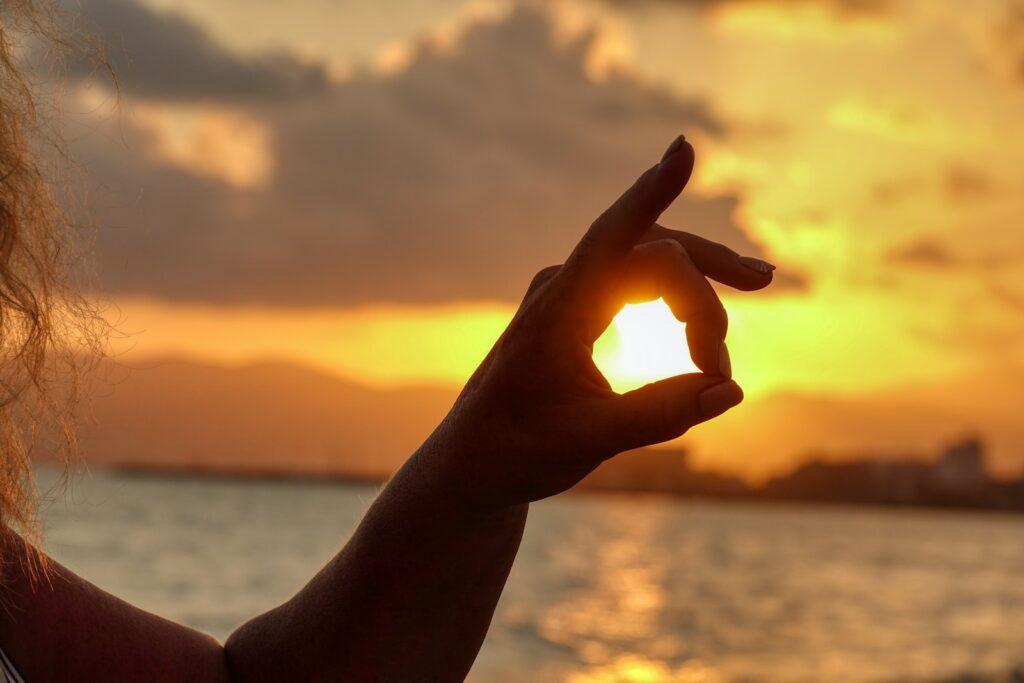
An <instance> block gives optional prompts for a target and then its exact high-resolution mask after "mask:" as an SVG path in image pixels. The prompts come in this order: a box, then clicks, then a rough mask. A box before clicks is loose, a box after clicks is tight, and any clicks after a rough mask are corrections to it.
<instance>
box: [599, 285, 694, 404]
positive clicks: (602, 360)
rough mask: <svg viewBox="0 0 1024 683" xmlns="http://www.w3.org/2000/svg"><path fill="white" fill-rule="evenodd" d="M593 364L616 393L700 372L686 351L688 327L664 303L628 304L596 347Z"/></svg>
mask: <svg viewBox="0 0 1024 683" xmlns="http://www.w3.org/2000/svg"><path fill="white" fill-rule="evenodd" d="M594 362H595V363H597V366H598V367H599V368H600V369H601V372H603V373H604V375H605V377H607V378H608V381H609V382H610V383H611V385H612V388H614V389H615V390H616V391H620V392H622V391H629V390H630V389H635V388H637V387H639V386H643V385H644V384H647V383H648V382H652V381H654V380H658V379H663V378H665V377H671V376H672V375H679V374H682V373H686V372H698V370H697V366H696V365H694V364H693V361H692V360H691V359H690V353H689V350H688V349H687V347H686V326H685V325H684V324H683V323H681V322H679V321H678V320H676V318H675V316H674V315H672V311H671V310H670V309H669V307H668V304H666V303H665V301H664V300H663V299H657V300H655V301H648V302H645V303H642V304H629V305H627V306H626V307H625V308H623V309H622V310H621V311H619V314H618V315H617V316H615V320H614V321H613V322H612V324H611V325H610V326H609V328H608V330H607V331H606V332H605V333H604V335H602V336H601V338H600V339H598V340H597V343H596V344H595V345H594Z"/></svg>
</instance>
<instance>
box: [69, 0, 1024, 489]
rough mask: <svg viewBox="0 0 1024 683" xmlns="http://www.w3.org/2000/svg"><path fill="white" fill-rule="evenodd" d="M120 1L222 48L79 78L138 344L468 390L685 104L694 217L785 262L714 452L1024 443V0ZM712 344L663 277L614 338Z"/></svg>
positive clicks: (119, 291)
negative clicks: (534, 278) (550, 270)
mask: <svg viewBox="0 0 1024 683" xmlns="http://www.w3.org/2000/svg"><path fill="white" fill-rule="evenodd" d="M98 6H99V7H100V8H101V9H100V10H97V12H96V15H95V16H94V17H92V20H93V21H95V23H96V24H98V25H100V26H101V28H103V27H108V28H104V30H102V31H100V33H104V34H106V33H107V32H109V31H113V33H112V35H117V36H122V37H124V38H125V39H124V41H123V44H124V47H125V51H127V52H131V46H132V40H133V38H131V37H132V36H136V35H144V34H145V32H146V31H150V32H151V33H154V34H157V33H159V30H160V27H161V26H167V25H168V21H167V18H168V17H169V16H173V18H174V21H175V22H178V24H175V26H178V29H177V30H176V35H178V36H182V35H184V36H185V37H184V38H180V40H183V41H186V42H185V43H183V44H184V45H185V46H186V47H187V48H188V49H187V50H186V51H187V52H188V54H190V55H193V57H190V58H189V59H193V58H194V60H195V63H194V65H193V64H192V63H191V62H190V63H185V64H179V65H178V66H179V68H180V69H181V73H184V74H187V75H186V76H181V75H180V74H179V73H176V72H175V70H174V68H173V66H174V65H173V64H172V65H171V66H170V67H169V66H168V64H166V63H163V62H160V60H159V55H153V54H150V55H148V56H146V57H144V58H138V57H135V58H134V59H128V60H122V59H121V58H122V57H123V56H124V55H122V54H120V53H116V51H115V53H114V55H113V56H114V57H115V58H116V59H115V60H114V61H115V67H116V66H118V64H119V63H120V62H123V66H124V69H125V74H124V77H123V84H124V86H123V88H124V92H123V94H124V104H123V106H122V109H121V110H120V111H114V112H112V111H111V108H110V107H109V106H106V105H107V104H109V97H108V95H107V94H106V91H105V90H103V88H101V87H98V86H96V85H94V84H93V85H89V84H83V85H82V86H81V88H80V90H79V91H78V97H79V100H78V101H79V102H80V103H81V106H80V107H79V110H80V111H79V113H77V114H76V123H75V125H76V126H77V128H76V129H75V130H78V131H85V132H82V133H81V134H80V135H79V134H76V135H75V136H74V137H75V144H76V145H77V146H78V147H79V148H80V149H81V155H82V156H83V157H84V158H85V162H84V163H83V166H84V168H85V169H87V171H88V172H89V173H90V174H91V178H90V180H92V179H93V178H98V180H97V181H96V182H97V189H95V190H93V191H92V192H91V197H92V198H93V199H92V202H91V206H90V210H91V213H92V215H93V216H94V218H95V220H96V222H97V223H98V224H100V225H101V231H100V236H99V240H98V249H99V250H100V254H99V255H100V268H99V282H100V286H101V288H102V289H103V291H104V296H105V297H106V298H107V299H109V300H110V302H111V314H112V316H113V317H114V318H116V319H118V320H119V328H120V329H121V330H122V331H123V333H124V336H123V337H122V338H119V339H118V340H116V346H117V348H118V349H119V352H120V354H121V357H122V358H123V359H127V360H131V359H140V358H144V357H147V356H162V355H186V356H189V357H192V358H197V359H206V360H213V361H216V362H224V363H229V364H239V363H245V362H249V361H253V360H257V359H265V358H277V359H285V360H288V361H294V362H296V363H301V364H309V365H313V366H315V367H318V368H320V369H324V370H327V371H330V372H333V373H337V374H338V375H339V376H341V377H344V378H347V379H351V380H355V381H358V382H360V383H366V384H369V385H372V386H386V387H402V386H408V385H422V384H440V385H451V386H455V385H458V384H459V383H461V382H462V381H463V380H464V379H465V378H466V377H467V376H468V374H469V373H470V372H471V371H472V370H473V368H474V367H475V364H476V363H477V362H478V361H479V359H480V358H481V357H482V356H483V354H484V353H485V352H486V350H487V349H488V347H489V345H490V344H491V343H492V342H493V340H494V339H495V338H496V337H497V335H498V334H499V333H500V331H501V329H502V327H503V325H504V324H505V323H506V322H507V320H508V319H509V318H510V317H511V314H512V312H513V310H514V306H515V298H516V296H517V295H518V294H519V293H521V292H522V290H523V289H525V286H526V284H527V283H528V280H529V274H530V272H531V271H532V270H537V269H540V268H541V267H544V266H546V265H549V264H550V263H551V262H554V261H556V260H557V259H559V258H561V255H564V254H565V253H566V252H567V250H568V248H569V247H570V246H571V244H572V240H573V238H574V236H575V235H578V234H580V233H581V232H582V231H583V229H584V228H585V226H586V224H587V221H588V220H589V218H588V217H593V215H595V213H596V211H598V210H599V209H600V207H601V206H602V205H604V204H607V203H608V202H610V201H611V200H612V199H613V198H614V196H615V192H616V189H617V188H622V187H624V186H625V184H626V183H627V182H628V180H629V178H630V177H632V176H635V175H636V174H637V173H638V172H640V171H641V170H643V168H645V167H646V165H645V164H649V163H650V161H651V160H654V159H656V157H657V155H658V153H659V150H660V148H661V147H663V146H664V144H666V143H667V142H668V141H669V140H670V139H671V135H672V132H673V131H676V130H679V131H682V132H685V133H686V134H687V137H688V138H690V139H692V140H693V141H694V144H695V147H696V149H697V156H698V165H697V171H696V173H695V176H694V180H693V182H692V183H691V188H690V189H689V190H688V191H687V192H688V194H687V197H686V199H684V200H683V201H682V205H681V206H680V207H679V208H678V209H673V210H672V211H670V212H669V214H668V215H667V216H666V221H667V223H668V224H670V225H674V226H676V227H681V228H684V229H688V230H691V231H694V232H703V233H704V234H707V235H708V236H709V237H712V238H715V239H722V240H723V241H726V242H727V243H729V244H731V245H732V246H734V247H736V248H737V249H740V250H743V251H746V252H750V253H754V254H755V255H758V256H762V257H765V258H768V259H769V260H771V261H772V262H774V263H775V264H777V265H778V266H779V273H780V275H781V277H780V282H779V286H778V287H776V288H775V289H776V290H777V291H774V292H769V293H766V294H764V295H761V294H743V293H730V292H723V295H724V297H725V301H726V305H727V308H728V310H729V313H730V333H729V346H730V350H731V352H732V357H733V365H734V369H735V374H736V377H737V380H738V381H739V383H740V384H741V385H742V386H743V387H744V388H745V390H746V391H747V395H748V397H749V398H750V401H749V402H748V404H747V406H745V407H743V408H740V409H738V410H737V411H736V415H733V416H730V418H729V421H728V422H725V423H723V425H722V426H715V427H709V428H707V429H703V430H699V431H697V432H695V433H694V434H693V437H692V440H691V443H692V444H694V447H695V448H696V449H698V452H699V454H700V456H701V458H702V460H703V461H704V462H707V463H709V464H721V465H726V464H727V465H728V466H730V467H735V468H738V469H739V470H741V471H745V472H748V473H750V472H755V471H761V470H762V469H765V470H767V469H771V468H777V467H780V466H782V464H784V463H786V462H792V459H793V458H795V457H796V456H799V455H801V454H802V453H804V452H806V451H808V450H813V449H816V448H817V449H826V450H827V449H828V448H829V447H830V446H835V447H836V448H845V449H859V448H871V449H887V450H894V449H895V450H899V449H906V450H914V449H919V450H920V449H931V448H934V447H935V446H936V445H937V444H940V443H942V441H943V440H945V439H949V438H952V437H955V436H956V435H957V434H958V433H960V432H962V431H964V430H977V431H980V432H981V433H982V434H983V435H985V436H986V437H987V438H988V440H989V442H990V444H991V445H992V446H993V452H994V455H995V458H996V461H995V464H996V465H997V467H999V468H1000V469H1001V470H1004V471H1013V470H1014V469H1015V468H1018V467H1022V466H1024V428H1022V427H1021V426H1020V425H1018V424H1017V423H1018V420H1016V418H1015V410H1016V409H1017V408H1019V407H1020V406H1022V405H1024V389H1022V388H1021V385H1020V384H1019V383H1017V382H1016V381H1014V380H1015V378H1018V377H1022V376H1024V334H1022V332H1024V286H1022V285H1021V284H1020V283H1021V282H1022V281H1024V280H1022V278H1021V276H1022V275H1024V219H1022V218H1021V216H1024V192H1022V191H1021V188H1024V164H1021V163H1020V160H1021V159H1022V158H1024V9H1022V8H1021V5H1019V4H1015V3H1013V2H1006V1H994V0H993V1H991V2H976V3H963V2H959V1H957V0H892V1H891V2H886V1H882V0H880V1H878V2H867V3H858V7H860V8H861V9H859V10H857V11H853V10H850V9H844V3H841V2H829V1H826V0H820V1H814V0H747V1H742V0H735V1H729V0H718V1H715V0H703V1H697V0H691V1H685V0H684V1H671V0H635V1H629V0H618V1H616V2H596V1H593V2H591V1H585V0H578V1H576V0H564V1H563V2H556V3H543V4H532V3H510V2H467V1H457V0H431V1H430V2H418V1H417V2H412V1H409V0H403V1H401V2H393V3H378V2H371V1H370V0H366V1H362V0H358V1H353V2H346V3H337V2H329V1H328V0H301V1H298V2H290V3H252V2H246V1H243V0H175V1H174V2H170V0H137V1H136V0H105V1H104V2H103V3H98ZM168 12H173V13H174V14H173V15H168V14H167V13H168ZM153 17H156V18H157V19H156V20H153ZM119 22H120V23H119ZM111 26H113V27H115V28H113V29H110V28H109V27H111ZM182 26H187V27H189V28H188V30H187V31H185V30H181V27H182ZM188 41H191V42H188ZM120 44H121V43H118V45H120ZM149 44H153V45H161V44H162V43H161V42H160V41H158V40H154V41H151V42H150V43H149ZM129 56H131V55H129ZM119 60H120V62H119ZM186 61H188V60H186ZM193 66H194V68H193ZM197 73H202V74H207V75H206V76H203V77H201V78H200V77H198V76H196V75H195V74H197ZM524 100H527V101H529V107H527V108H525V109H523V110H520V109H519V105H520V104H521V103H522V102H523V101H524ZM114 131H116V132H114ZM332 145H333V146H332ZM384 186H387V188H388V189H387V190H386V191H385V189H383V187H384ZM110 226H113V228H112V229H111V228H110ZM488 259H489V260H488ZM473 262H481V263H482V264H483V265H482V266H479V267H469V266H466V264H467V263H473ZM673 334H674V335H675V337H672V336H671V335H673ZM652 339H657V341H656V342H652V341H651V340H652ZM680 339H681V332H680V330H679V329H675V330H673V329H672V327H671V325H670V324H667V323H666V321H665V320H664V319H663V317H661V313H659V309H658V307H657V305H655V304H650V305H646V306H644V307H640V308H638V309H632V310H631V311H629V312H627V313H626V314H625V315H624V316H623V317H622V318H621V319H620V321H619V323H618V324H617V325H616V326H615V327H614V328H613V330H611V331H610V333H609V337H608V338H606V339H605V340H603V341H602V342H601V344H599V348H598V352H597V355H598V360H599V363H600V365H601V367H602V368H603V369H605V371H606V373H607V374H608V375H609V377H610V378H611V379H612V380H613V383H615V384H616V386H618V387H623V388H625V387H628V386H635V385H636V384H637V383H639V382H642V381H645V380H648V379H653V378H655V375H659V374H669V373H671V372H673V371H679V370H681V369H685V368H686V367H687V359H686V357H685V355H684V354H683V353H682V347H681V345H680V344H678V343H677V342H679V340H680ZM666 340H667V341H666ZM673 344H675V348H676V349H677V350H679V351H680V352H681V353H678V354H675V353H674V352H673ZM804 401H810V402H811V403H812V404H815V403H814V402H815V401H817V403H816V404H815V405H817V406H819V407H821V406H827V407H828V410H830V411H832V412H830V414H829V416H827V417H825V416H822V415H819V414H817V413H815V412H813V411H805V410H803V408H802V407H803V406H805V403H804ZM905 406H910V408H909V409H905V410H904V408H903V407H905ZM743 411H748V412H746V413H745V414H744V412H743ZM773 411H775V412H773ZM844 411H846V412H844ZM872 411H874V412H872ZM900 411H902V412H900ZM894 412H895V413H896V415H895V416H893V415H892V413H894ZM876 413H877V414H879V415H883V416H886V418H885V420H884V424H881V423H880V424H879V426H878V429H877V430H872V429H870V428H868V429H865V428H864V424H865V423H864V420H865V419H867V418H866V417H865V416H867V415H872V414H876ZM769 415H778V416H782V417H779V419H778V420H775V421H771V420H769V419H768V417H766V416H769ZM844 415H849V416H850V417H849V419H847V420H844V417H843V416H844ZM900 415H902V418H900ZM901 419H902V422H901V421H900V420H901ZM780 420H781V422H780ZM812 422H813V424H811V423H812ZM867 424H869V425H870V424H871V423H870V422H868V423H867ZM750 425H758V427H759V428H763V429H766V430H770V432H771V437H772V439H774V443H775V444H776V446H775V447H774V449H773V450H774V451H776V452H774V453H773V455H772V457H770V458H761V459H756V460H752V459H751V455H752V454H751V453H750V452H749V451H750V450H751V449H754V448H757V446H758V441H757V440H751V438H750V429H749V426H750ZM844 425H845V426H844Z"/></svg>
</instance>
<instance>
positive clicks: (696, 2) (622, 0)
mask: <svg viewBox="0 0 1024 683" xmlns="http://www.w3.org/2000/svg"><path fill="white" fill-rule="evenodd" d="M614 2H615V4H618V5H636V4H641V3H651V2H663V3H669V4H674V5H682V6H687V7H693V8H694V9H697V10H702V11H704V10H714V9H719V8H723V7H743V6H766V5H767V6H770V7H778V8H782V9H787V8H799V7H806V6H814V5H817V6H819V7H822V8H824V9H826V10H827V11H828V12H829V13H830V14H832V15H833V16H835V17H837V18H839V19H855V18H861V17H865V16H883V15H886V14H889V13H890V12H891V11H892V9H893V6H894V0H614Z"/></svg>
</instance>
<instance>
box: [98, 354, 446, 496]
mask: <svg viewBox="0 0 1024 683" xmlns="http://www.w3.org/2000/svg"><path fill="white" fill-rule="evenodd" d="M101 375H102V378H103V381H100V382H99V383H98V384H99V387H98V388H97V390H96V391H95V392H94V396H93V398H92V400H91V401H90V403H89V417H90V419H89V421H88V423H87V424H85V425H84V426H83V427H82V430H81V443H82V447H83V452H84V453H83V454H84V456H85V458H86V459H87V460H88V461H89V462H90V463H95V464H102V465H132V466H138V467H157V468H159V467H172V468H176V469H177V468H182V469H197V470H229V471H242V472H252V473H284V472H288V473H296V474H346V475H352V476H358V477H369V478H378V477H382V476H386V475H388V474H389V473H390V472H391V471H393V469H394V468H396V467H397V466H398V465H399V464H400V463H401V462H402V461H403V460H404V459H405V458H406V457H407V456H408V455H409V454H410V453H412V452H413V451H414V450H415V449H416V447H417V446H419V444H420V443H421V442H422V441H423V439H424V438H425V437H426V436H427V435H428V434H429V433H430V432H431V431H432V430H433V428H434V427H435V426H436V425H437V423H438V422H439V421H440V420H441V419H442V418H443V417H444V415H445V414H446V412H447V411H448V408H449V407H450V406H451V403H452V401H453V400H454V398H455V395H456V394H455V392H454V391H451V390H445V389H429V388H424V389H402V390H398V391H387V390H375V389H370V388H367V387H363V386H359V385H355V384H351V383H348V382H345V381H343V380H340V379H338V378H337V377H334V376H331V375H328V374H324V373H320V372H317V371H314V370H309V369H305V368H301V367H296V366H292V365H287V364H280V363H267V364H258V365H249V366H243V367H222V366H216V365H207V364H202V363H196V362H192V361H184V360H164V361H150V362H147V363H145V364H142V365H136V366H133V367H132V368H131V369H129V368H125V367H120V366H113V365H111V366H109V367H107V368H105V369H104V371H103V372H102V373H101Z"/></svg>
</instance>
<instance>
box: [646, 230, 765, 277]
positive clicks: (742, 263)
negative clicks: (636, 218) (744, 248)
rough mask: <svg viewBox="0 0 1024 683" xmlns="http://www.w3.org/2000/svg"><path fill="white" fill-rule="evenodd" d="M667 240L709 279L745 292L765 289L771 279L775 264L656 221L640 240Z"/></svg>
mask: <svg viewBox="0 0 1024 683" xmlns="http://www.w3.org/2000/svg"><path fill="white" fill-rule="evenodd" d="M664 239H670V240H674V241H676V242H678V243H679V244H680V245H682V247H683V248H684V249H685V250H686V253H687V254H689V255H690V259H691V260H692V261H693V263H694V265H695V266H697V268H698V269H699V270H700V272H702V273H704V274H705V275H707V276H708V277H709V278H711V279H712V280H716V281H718V282H721V283H722V284H723V285H729V286H730V287H735V288H736V289H741V290H744V291H748V292H749V291H753V290H756V289H764V288H765V287H767V286H768V285H770V284H771V282H772V271H774V270H775V266H773V265H772V264H770V263H768V262H767V261H762V260H761V259H757V258H754V257H752V256H741V255H739V254H737V253H736V252H735V251H733V250H732V249H730V248H729V247H727V246H725V245H724V244H719V243H718V242H713V241H711V240H709V239H705V238H703V237H700V236H699V235H693V234H691V233H688V232H682V231H680V230H671V229H669V228H666V227H664V226H661V225H658V224H657V223H655V224H654V225H652V226H651V227H650V229H648V231H647V232H646V233H644V236H643V237H642V238H641V239H640V243H641V244H645V243H647V242H657V241H660V240H664Z"/></svg>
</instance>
